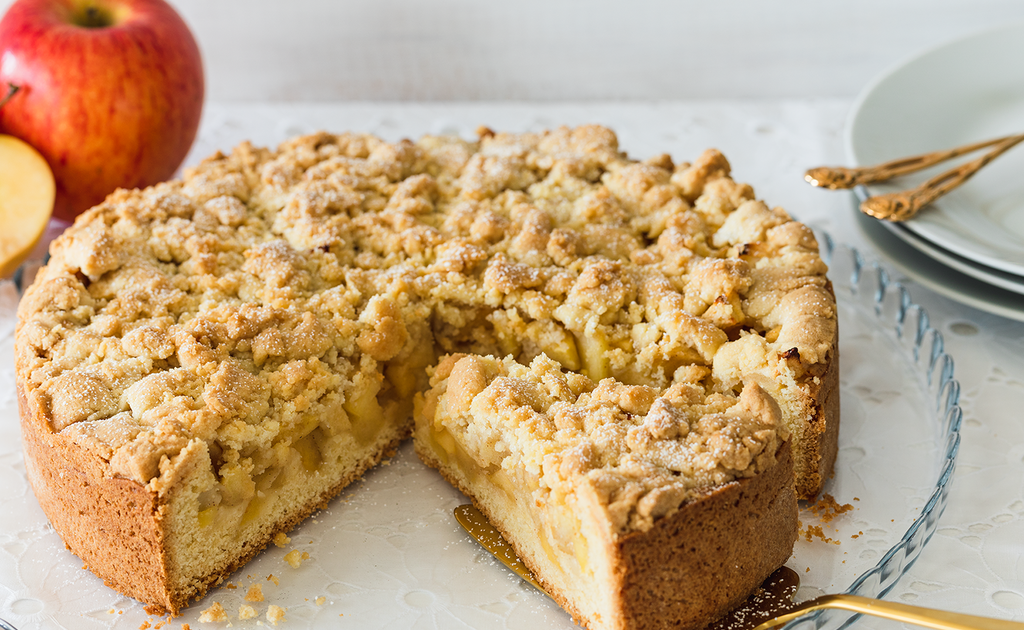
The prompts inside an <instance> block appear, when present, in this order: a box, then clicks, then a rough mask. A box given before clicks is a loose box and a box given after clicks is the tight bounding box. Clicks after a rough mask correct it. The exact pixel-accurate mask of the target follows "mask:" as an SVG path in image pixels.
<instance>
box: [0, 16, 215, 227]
mask: <svg viewBox="0 0 1024 630" xmlns="http://www.w3.org/2000/svg"><path fill="white" fill-rule="evenodd" d="M9 86H15V87H17V92H15V93H14V94H12V95H11V97H10V99H8V101H7V102H6V103H5V104H4V105H3V106H2V107H0V133H6V134H10V135H13V136H16V137H18V138H21V139H22V140H24V141H25V142H27V143H29V144H30V145H32V146H33V147H35V148H36V150H38V151H39V153H41V154H42V155H43V157H44V158H46V161H47V162H48V163H49V164H50V168H51V169H53V174H54V178H55V179H56V183H57V199H56V205H55V208H54V216H56V217H58V218H60V219H64V220H67V221H71V220H73V219H74V217H75V216H76V215H78V214H79V213H81V212H83V211H85V210H86V209H88V208H90V207H91V206H93V205H95V204H97V203H99V202H101V201H103V199H104V197H106V196H107V195H108V194H109V193H111V192H113V190H114V189H115V188H140V187H144V186H149V185H151V184H155V183H157V182H160V181H163V180H165V179H168V178H170V177H171V176H172V175H173V174H174V172H175V171H176V170H177V168H178V166H180V165H181V162H182V161H183V160H184V159H185V155H186V153H188V150H189V148H190V147H191V146H192V141H193V140H194V139H195V135H196V130H197V128H198V127H199V117H200V114H201V113H202V108H203V64H202V60H201V58H200V55H199V47H198V46H197V45H196V42H195V39H194V38H193V37H192V33H191V32H190V31H189V29H188V26H186V25H185V22H184V21H183V20H182V19H181V17H180V16H179V15H178V14H177V13H176V12H175V11H174V9H172V8H171V7H170V6H169V5H168V4H167V3H165V2H163V0H16V1H15V2H14V4H12V5H11V6H10V8H9V9H8V11H7V13H6V14H5V15H4V17H3V19H2V20H0V98H2V97H3V96H4V95H5V94H6V90H7V88H8V87H9Z"/></svg>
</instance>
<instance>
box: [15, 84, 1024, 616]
mask: <svg viewBox="0 0 1024 630" xmlns="http://www.w3.org/2000/svg"><path fill="white" fill-rule="evenodd" d="M851 102H852V101H851V100H847V99H825V100H784V101H779V100H760V101H739V100H723V101H701V102H666V103H657V104H643V103H632V104H621V103H618V104H616V103H589V104H514V103H512V104H500V103H499V104H495V103H489V104H430V105H423V104H337V105H334V104H317V105H301V104H272V105H271V104H267V105H260V104H251V105H238V104H221V105H218V104H212V105H209V106H208V107H207V110H206V112H205V116H204V121H203V125H202V128H201V132H200V137H199V139H198V141H197V143H196V146H195V147H194V149H193V151H192V153H191V154H190V156H189V158H188V160H187V163H195V162H197V161H198V160H199V159H200V158H201V156H204V155H207V154H210V153H212V152H213V151H215V150H217V149H222V150H228V149H230V148H231V147H232V146H233V145H234V144H236V143H238V142H240V141H242V140H245V139H250V140H252V141H253V142H254V143H256V144H264V145H274V144H275V143H277V142H279V141H280V140H282V139H284V138H286V137H288V136H291V135H295V134H298V133H303V132H308V131H314V130H318V129H327V130H332V131H342V130H357V131H366V132H372V133H375V134H377V135H380V136H382V137H383V138H385V139H387V140H397V139H399V138H401V137H417V136H419V135H422V134H424V133H449V132H451V133H458V134H461V135H465V136H467V137H470V136H471V135H472V132H473V130H474V129H475V128H476V127H477V126H478V125H480V124H486V125H488V126H491V127H492V128H495V129H504V130H536V129H542V128H546V127H550V126H554V125H559V124H569V125H574V124H580V123H584V122H597V123H603V124H608V125H610V126H612V127H613V128H614V129H615V130H616V131H617V133H618V136H619V141H620V146H621V147H622V148H623V149H625V150H626V151H627V152H629V154H630V155H632V156H633V157H637V158H644V157H647V156H650V155H652V154H654V153H660V152H669V153H671V154H672V155H673V156H674V157H675V158H676V159H677V160H685V159H688V158H690V159H692V158H693V157H695V156H696V155H698V154H699V153H700V151H702V150H703V149H704V148H706V147H711V146H713V147H717V148H719V149H721V150H722V151H723V152H724V153H725V154H726V156H727V157H728V158H729V160H730V161H731V163H732V165H733V173H734V176H735V177H736V178H737V179H738V180H741V181H745V182H749V183H751V184H752V185H753V186H754V189H755V192H756V193H757V195H758V197H759V198H762V199H765V200H766V201H767V202H768V203H769V204H771V205H781V206H783V207H785V208H787V209H788V210H789V211H790V212H791V213H792V214H794V215H795V216H797V217H798V218H800V219H801V220H804V221H808V222H812V223H815V224H817V225H819V226H821V227H823V228H824V229H826V230H828V231H829V232H830V233H831V234H832V235H833V236H834V237H835V238H836V239H837V240H839V241H842V242H845V243H849V244H851V245H853V246H856V247H857V248H858V249H860V250H862V251H864V252H866V253H869V254H871V253H872V246H871V245H870V244H869V243H868V242H867V241H866V240H865V239H864V237H863V236H862V235H861V234H860V233H859V232H858V231H857V228H856V226H855V223H854V221H853V214H852V210H851V203H850V199H849V197H848V196H847V194H846V193H831V192H825V191H821V190H817V189H813V188H811V187H810V186H808V185H807V184H805V183H804V182H803V180H802V173H803V171H804V170H805V169H806V168H808V167H810V166H814V165H819V164H841V163H843V161H844V155H843V148H842V130H843V126H844V121H845V117H846V115H847V112H848V109H849V107H850V105H851ZM898 275H899V274H898V273H896V276H897V277H898ZM907 286H908V288H909V289H910V293H911V295H912V297H913V298H914V300H915V301H917V302H918V303H920V304H921V305H923V306H924V307H925V308H926V309H927V310H928V313H929V315H930V317H931V321H932V325H933V326H934V327H935V328H936V329H938V330H939V331H940V332H941V333H942V335H943V336H944V337H945V341H946V348H947V350H948V352H949V353H950V354H951V355H952V356H953V357H954V359H955V362H956V376H957V378H958V380H959V381H960V383H961V386H962V398H961V404H962V407H963V410H964V422H963V428H962V438H963V440H962V446H961V449H960V455H959V460H958V466H957V470H956V473H955V477H954V480H953V483H952V489H951V494H950V498H949V506H948V508H947V509H946V511H945V514H944V515H943V516H942V518H941V521H940V525H939V528H938V531H937V533H936V534H935V536H934V537H933V538H932V539H931V541H930V542H929V543H928V545H927V546H926V548H925V549H924V551H923V552H922V554H921V555H920V557H919V559H918V561H917V563H916V564H915V565H914V566H913V567H912V568H911V569H910V570H909V572H908V574H907V575H905V576H904V577H903V578H902V579H901V580H900V581H899V583H898V584H897V585H896V587H895V588H894V589H893V590H892V592H891V593H890V594H889V596H888V599H891V600H894V601H900V602H906V603H911V604H919V605H924V606H930V607H935V608H944V609H949V610H957V611H960V612H965V613H973V614H979V615H987V616H998V617H1003V618H1013V619H1018V620H1024V553H1022V552H1024V422H1021V415H1022V413H1021V410H1022V408H1024V324H1022V323H1018V322H1014V321H1010V320H1007V319H1003V318H1000V317H997V316H994V315H989V314H986V313H983V312H980V311H977V310H974V309H972V308H969V307H965V306H962V305H959V304H957V303H955V302H952V301H950V300H948V299H946V298H943V297H941V296H938V295H936V294H934V293H931V292H929V291H928V290H926V289H923V288H921V287H918V286H915V285H914V284H913V283H912V282H908V283H907ZM15 299H16V297H15V296H14V295H12V294H11V293H10V292H9V291H6V292H5V291H4V290H3V288H2V287H0V353H3V355H4V357H5V358H3V359H2V360H0V410H5V411H4V413H5V417H2V418H0V506H3V507H2V510H0V611H2V612H0V615H2V616H3V617H5V618H7V619H8V620H9V621H11V622H13V623H15V624H16V625H17V626H18V628H19V629H20V630H28V629H31V628H138V627H140V625H142V624H143V622H145V621H149V622H150V623H152V624H156V623H158V622H159V621H160V620H159V619H157V618H152V617H148V616H147V615H146V614H145V613H144V612H143V611H142V610H141V607H140V606H139V605H138V604H135V603H133V602H132V601H131V600H128V599H126V598H124V597H121V596H119V595H117V594H116V593H113V592H112V591H110V590H109V589H106V588H105V587H103V586H102V584H100V583H99V581H98V580H96V579H95V578H93V577H92V576H91V574H88V573H86V572H84V571H80V570H79V569H78V564H79V563H78V561H77V559H75V558H74V557H72V556H70V554H68V553H67V552H66V551H64V550H63V547H62V545H61V544H60V542H59V539H57V537H56V535H55V534H54V533H53V530H52V528H50V527H49V526H48V525H47V524H46V522H45V518H44V517H42V513H41V511H40V509H39V507H38V504H37V503H36V502H35V499H34V497H33V496H32V494H31V491H30V490H29V489H28V487H27V482H26V480H25V475H24V464H23V462H22V457H21V453H20V446H19V444H18V440H19V430H18V426H17V418H16V413H15V412H14V411H13V409H14V402H13V401H14V385H13V368H12V366H11V358H10V357H11V341H10V336H11V334H12V330H13V319H12V317H11V315H10V307H11V306H12V304H13V300H15ZM5 309H6V310H5ZM896 395H898V393H897V394H896ZM406 450H408V449H406ZM407 455H408V453H407V452H405V451H403V454H402V455H400V457H399V460H398V464H397V465H398V468H397V469H396V470H398V473H396V474H398V476H399V477H401V476H402V474H404V473H402V471H403V470H404V468H403V467H404V466H406V465H407V463H406V462H405V459H404V456H407ZM370 483H371V484H372V483H376V482H374V481H371V482H370ZM379 485H381V486H382V487H381V488H380V489H379V491H380V499H379V500H380V501H381V502H387V501H390V500H398V501H402V500H409V497H410V495H409V492H411V491H410V490H408V489H402V488H400V487H398V486H394V485H387V484H383V483H382V484H379ZM450 492H451V491H450V490H449V489H448V488H446V487H444V486H443V484H435V483H433V482H429V483H426V484H425V485H423V486H422V487H419V486H418V487H417V488H416V489H415V499H414V500H433V497H445V498H444V499H442V500H444V501H450V500H451V494H450ZM344 503H345V498H344V497H342V499H341V501H338V502H336V503H335V504H332V507H331V509H330V510H329V511H328V512H332V511H336V510H343V509H344ZM364 525H365V527H366V528H368V529H370V530H372V529H373V528H375V527H379V526H381V524H378V523H372V522H367V523H364ZM317 526H320V527H323V526H324V525H321V524H319V523H316V522H314V523H312V524H309V525H308V527H311V528H315V527H317ZM416 527H417V525H414V524H410V525H409V527H408V528H405V529H401V528H399V529H396V530H394V531H393V532H391V534H393V535H391V536H390V538H389V540H390V541H391V543H392V544H393V545H395V546H397V548H400V549H403V550H404V551H403V553H404V554H405V557H406V558H407V561H406V563H405V565H404V566H403V567H402V569H401V571H399V572H398V573H400V574H401V576H398V577H396V576H394V575H392V576H391V577H390V578H388V579H383V578H379V576H378V578H374V579H378V580H379V581H378V583H375V584H374V585H373V588H376V589H379V590H388V589H398V590H400V591H401V590H402V589H405V591H402V592H404V593H405V594H404V595H403V597H404V604H403V605H405V606H406V608H407V609H408V611H407V613H403V615H401V616H399V617H397V618H396V619H394V620H393V621H391V622H389V624H388V625H387V627H393V628H444V627H450V626H449V625H447V622H446V621H445V620H446V619H448V617H446V616H445V614H443V613H444V611H439V610H437V608H436V606H432V605H430V603H431V601H433V600H432V599H431V598H432V597H433V595H432V594H431V593H430V592H427V591H421V590H417V589H416V588H415V586H412V587H410V586H409V585H410V584H412V585H415V584H416V582H417V580H418V579H419V576H420V575H421V574H423V573H429V572H430V571H431V570H432V569H431V567H429V566H423V565H421V564H418V563H417V560H416V558H417V554H418V553H419V550H417V549H416V548H415V544H414V541H415V536H414V534H415V529H416ZM453 535H454V534H453ZM354 540H355V544H361V543H360V542H359V539H354ZM410 541H413V542H410ZM300 542H302V541H298V540H297V541H296V542H295V544H296V545H298V544H300ZM275 553H280V550H272V551H271V554H275ZM453 553H454V550H453ZM62 554H63V555H62ZM54 558H56V559H54ZM471 558H473V559H474V560H473V561H474V562H477V563H480V562H484V563H486V558H481V557H480V556H479V555H476V556H471ZM276 561H277V562H279V558H278V559H276ZM255 562H257V563H260V562H270V560H266V561H265V560H264V559H263V558H260V559H258V560H257V561H255ZM319 563H320V564H321V565H324V564H326V558H323V557H321V558H320V559H319ZM266 566H271V567H273V566H278V565H273V564H270V565H266ZM251 567H254V568H252V569H251V570H252V571H253V573H254V574H255V573H257V572H262V573H261V575H266V573H267V569H266V568H265V566H264V565H260V564H255V565H250V567H247V568H246V569H243V571H242V573H243V574H245V573H246V572H247V571H249V570H250V568H251ZM467 570H468V569H467ZM278 572H279V573H280V571H278ZM402 576H404V577H402ZM349 579H351V578H349ZM239 580H240V582H244V583H246V584H247V583H248V582H246V581H245V580H243V579H241V578H239ZM389 580H394V581H393V582H392V581H389ZM402 580H405V582H404V583H403V582H402ZM263 583H264V584H269V583H267V582H263ZM345 583H347V582H345V581H344V580H341V581H340V582H335V584H336V585H337V584H342V585H343V584H345ZM39 584H43V585H49V587H52V588H57V587H59V589H60V590H61V591H62V594H61V596H60V597H58V596H57V595H54V594H52V593H47V592H46V589H45V588H43V589H40V588H38V586H36V585H39ZM403 584H404V585H403ZM30 587H31V588H30ZM509 588H510V590H509V594H508V595H507V597H504V598H503V599H502V600H501V602H500V605H496V606H498V608H500V610H497V609H496V610H492V611H490V612H491V613H494V614H496V615H497V616H498V617H500V618H501V619H502V620H503V621H502V623H501V624H497V625H495V626H494V627H508V628H512V627H534V628H543V627H552V628H563V627H571V624H570V623H568V622H567V620H566V618H565V616H564V615H562V613H561V612H560V611H559V610H557V608H555V607H553V606H551V605H549V604H547V603H545V602H544V601H543V599H542V598H541V600H540V601H536V600H535V598H534V594H533V593H532V592H530V591H529V589H528V588H521V587H520V586H519V585H514V586H512V587H509ZM844 588H845V586H844ZM69 589H70V590H71V591H73V592H74V596H73V597H70V599H71V600H72V601H75V602H77V603H76V604H74V605H73V606H71V607H65V609H63V610H62V609H61V606H62V605H63V604H58V603H57V602H58V600H60V601H66V600H67V599H68V598H69V597H68V590H69ZM268 589H269V587H268ZM410 589H411V590H410ZM343 591H344V588H343V587H342V586H336V587H335V590H334V591H331V592H328V593H326V594H327V595H328V596H332V597H333V596H338V597H342V596H343V595H344V592H343ZM221 592H224V591H223V588H222V589H221ZM321 594H322V593H317V592H311V593H309V594H308V595H307V596H308V597H311V598H315V597H316V596H318V595H321ZM449 595H450V597H449V598H448V599H446V600H445V601H451V602H455V604H452V605H453V606H455V605H458V606H471V605H472V602H463V601H460V600H459V598H458V596H457V594H455V595H452V594H449ZM283 596H284V591H282V597H283ZM288 596H289V597H292V598H298V600H297V601H299V602H301V601H302V600H303V599H304V598H303V597H302V594H301V593H300V594H295V593H292V594H290V595H288ZM76 598H77V599H76ZM83 602H87V604H86V603H83ZM305 607H306V609H310V610H314V612H315V609H313V608H312V604H309V603H308V602H307V603H306V604H305ZM72 608H74V610H71V609H72ZM301 609H302V607H301V606H296V608H295V610H296V612H295V614H293V615H292V616H291V617H290V619H291V621H290V622H289V623H288V624H287V625H284V624H283V625H282V627H306V625H309V624H307V623H306V622H304V621H303V620H304V619H306V618H310V619H311V618H312V617H313V616H315V615H314V614H313V613H312V612H311V613H309V614H308V615H307V616H306V617H303V616H302V613H301V612H300V610H301ZM111 611H112V612H111ZM417 611H419V612H417ZM192 614H193V616H191V617H189V616H186V617H185V618H183V619H179V620H175V621H173V622H171V623H170V624H167V625H166V626H165V627H174V628H180V627H181V624H182V622H183V621H186V622H189V623H190V624H191V627H192V628H193V630H195V629H197V628H204V627H210V628H220V627H226V624H198V623H196V619H195V617H194V613H192ZM332 614H333V613H332ZM467 614H468V613H467ZM481 614H482V613H481ZM466 618H468V619H471V620H472V619H477V621H476V622H473V621H469V622H468V623H469V625H472V626H474V627H482V628H487V627H491V626H489V625H487V624H488V623H490V622H489V621H486V620H488V619H492V618H493V616H492V617H487V616H483V617H479V618H476V617H473V616H472V615H469V616H468V617H466V616H463V619H466ZM510 620H511V621H510ZM336 621H338V620H336ZM341 621H348V622H350V623H353V622H354V621H355V620H354V619H352V618H351V617H350V618H349V619H348V620H346V619H345V618H344V617H341V618H340V621H338V623H341ZM857 623H858V626H857V627H865V628H874V627H878V628H887V627H896V624H894V623H890V622H883V621H877V620H873V619H862V620H860V621H858V622H857ZM260 624H262V625H268V624H267V622H265V621H261V622H260ZM517 624H519V625H518V626H517ZM523 624H525V625H523ZM233 627H256V622H255V620H253V621H251V622H240V621H238V620H237V619H236V620H235V621H234V622H233ZM317 627H320V626H319V625H318V626H317ZM324 627H328V626H324ZM339 627H359V626H358V625H350V626H339Z"/></svg>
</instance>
